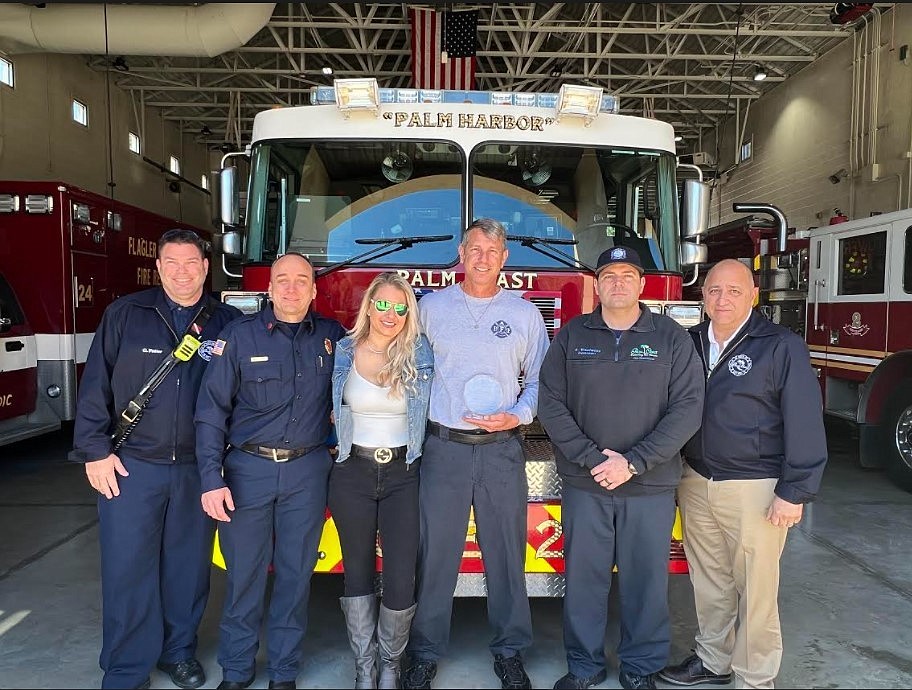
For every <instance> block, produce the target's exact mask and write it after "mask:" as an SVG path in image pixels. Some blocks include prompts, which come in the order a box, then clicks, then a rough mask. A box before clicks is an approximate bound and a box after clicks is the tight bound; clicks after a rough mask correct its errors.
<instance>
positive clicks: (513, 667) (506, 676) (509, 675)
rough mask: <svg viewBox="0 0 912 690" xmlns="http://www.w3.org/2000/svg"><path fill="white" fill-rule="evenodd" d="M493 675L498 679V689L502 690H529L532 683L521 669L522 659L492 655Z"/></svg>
mask: <svg viewBox="0 0 912 690" xmlns="http://www.w3.org/2000/svg"><path fill="white" fill-rule="evenodd" d="M494 673H496V674H497V677H498V678H500V687H501V688H503V690H531V688H532V681H531V680H529V676H528V675H527V674H526V669H525V668H523V662H522V657H521V656H520V655H519V654H516V655H515V656H504V655H503V654H495V655H494Z"/></svg>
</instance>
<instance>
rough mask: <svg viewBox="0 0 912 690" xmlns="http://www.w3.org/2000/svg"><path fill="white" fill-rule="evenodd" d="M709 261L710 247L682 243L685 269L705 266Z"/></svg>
mask: <svg viewBox="0 0 912 690" xmlns="http://www.w3.org/2000/svg"><path fill="white" fill-rule="evenodd" d="M707 261H709V247H707V246H706V245H705V244H697V243H696V242H687V241H684V242H681V265H682V266H685V267H690V266H696V265H698V264H705V263H706V262H707Z"/></svg>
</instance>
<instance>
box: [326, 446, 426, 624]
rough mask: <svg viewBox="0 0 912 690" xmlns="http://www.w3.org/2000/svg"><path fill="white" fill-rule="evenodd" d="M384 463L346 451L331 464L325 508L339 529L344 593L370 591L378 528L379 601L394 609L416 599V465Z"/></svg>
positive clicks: (405, 606) (374, 569) (394, 461)
mask: <svg viewBox="0 0 912 690" xmlns="http://www.w3.org/2000/svg"><path fill="white" fill-rule="evenodd" d="M420 462H421V461H420V459H418V460H415V462H413V463H412V464H411V465H408V466H407V465H406V464H405V461H404V460H393V461H391V462H389V463H387V464H385V465H382V464H379V463H377V462H375V461H373V460H369V459H366V458H363V457H357V456H355V455H350V456H349V457H348V458H346V459H345V461H344V462H341V463H336V464H334V465H333V468H332V473H331V474H330V477H329V510H330V512H331V513H332V517H333V519H334V520H335V523H336V529H338V531H339V543H340V545H341V547H342V561H343V565H344V568H345V596H347V597H359V596H364V595H366V594H372V593H373V592H374V578H375V575H376V572H377V560H376V559H377V552H376V546H377V532H378V530H379V532H380V545H381V547H382V550H383V605H384V606H386V607H387V608H388V609H392V610H394V611H401V610H403V609H407V608H408V607H409V606H411V605H412V604H414V603H415V567H416V562H417V558H418V465H419V463H420Z"/></svg>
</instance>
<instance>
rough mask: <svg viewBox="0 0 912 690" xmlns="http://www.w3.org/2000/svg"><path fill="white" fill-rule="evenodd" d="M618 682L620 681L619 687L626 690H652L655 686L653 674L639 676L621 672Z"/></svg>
mask: <svg viewBox="0 0 912 690" xmlns="http://www.w3.org/2000/svg"><path fill="white" fill-rule="evenodd" d="M618 681H620V683H621V687H622V688H626V689H627V690H652V689H653V688H655V686H656V681H655V674H654V673H647V674H646V675H645V676H639V675H637V674H636V673H630V672H629V671H621V672H620V673H619V674H618Z"/></svg>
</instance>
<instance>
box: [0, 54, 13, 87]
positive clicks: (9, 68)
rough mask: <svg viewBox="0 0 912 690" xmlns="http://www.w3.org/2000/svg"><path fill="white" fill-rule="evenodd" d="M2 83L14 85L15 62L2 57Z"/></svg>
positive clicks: (0, 82)
mask: <svg viewBox="0 0 912 690" xmlns="http://www.w3.org/2000/svg"><path fill="white" fill-rule="evenodd" d="M0 84H6V85H7V86H12V85H13V63H12V62H10V61H9V60H7V59H6V58H2V57H0Z"/></svg>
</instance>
